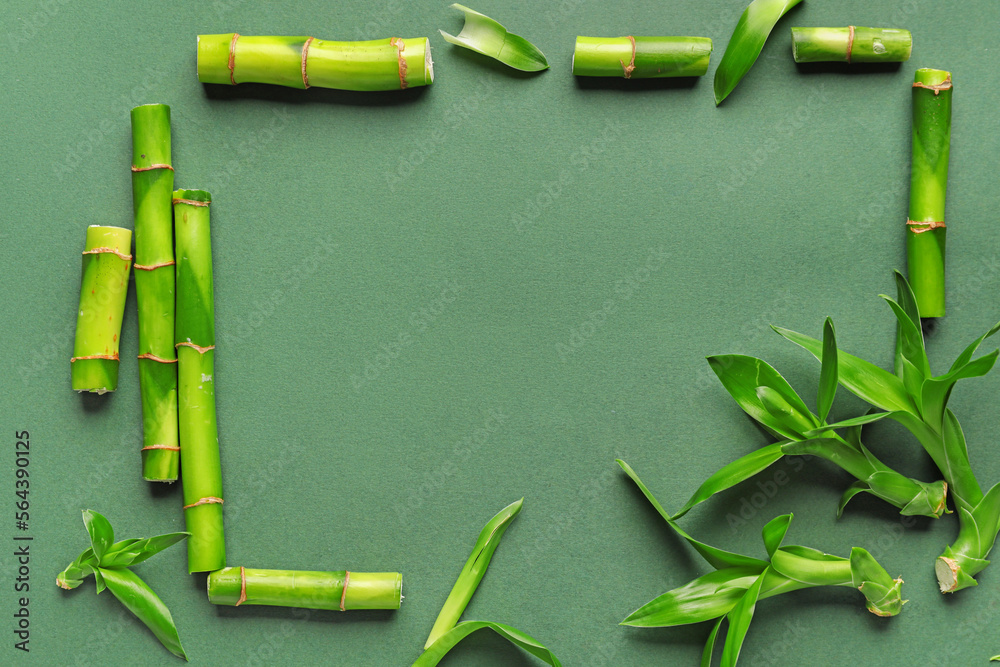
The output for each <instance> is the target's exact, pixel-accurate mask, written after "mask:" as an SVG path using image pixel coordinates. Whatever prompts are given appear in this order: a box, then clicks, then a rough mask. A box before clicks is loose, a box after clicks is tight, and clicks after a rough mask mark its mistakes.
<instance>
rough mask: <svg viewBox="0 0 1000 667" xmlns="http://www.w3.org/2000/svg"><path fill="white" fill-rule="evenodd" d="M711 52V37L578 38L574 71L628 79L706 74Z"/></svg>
mask: <svg viewBox="0 0 1000 667" xmlns="http://www.w3.org/2000/svg"><path fill="white" fill-rule="evenodd" d="M711 55H712V40H711V39H709V38H708V37H632V36H628V37H577V38H576V49H575V50H574V51H573V74H574V75H575V76H613V77H623V78H626V79H655V78H661V77H675V76H702V75H703V74H704V73H705V72H707V71H708V60H709V57H710V56H711Z"/></svg>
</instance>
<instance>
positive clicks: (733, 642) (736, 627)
mask: <svg viewBox="0 0 1000 667" xmlns="http://www.w3.org/2000/svg"><path fill="white" fill-rule="evenodd" d="M766 575H767V572H766V571H765V572H764V574H762V575H760V576H759V577H758V578H757V581H755V582H754V584H753V586H751V587H750V588H748V589H747V592H746V593H745V594H744V595H743V597H742V598H740V601H739V602H737V603H736V606H735V607H733V610H732V611H730V612H729V614H728V616H727V617H728V618H729V631H728V632H727V633H726V643H725V644H724V645H723V647H722V663H721V667H736V662H737V661H738V660H739V658H740V649H742V648H743V640H744V639H746V636H747V631H748V630H749V629H750V621H752V620H753V613H754V610H755V609H756V608H757V598H759V597H760V586H761V584H762V583H763V582H764V577H765V576H766Z"/></svg>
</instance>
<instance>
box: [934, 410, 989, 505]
mask: <svg viewBox="0 0 1000 667" xmlns="http://www.w3.org/2000/svg"><path fill="white" fill-rule="evenodd" d="M941 442H942V445H943V447H942V453H943V457H942V458H943V461H941V464H943V467H941V474H943V475H944V478H945V480H946V481H947V482H948V483H949V484H950V485H951V491H952V494H953V495H954V496H955V498H956V500H960V501H962V502H963V503H966V504H968V505H969V506H970V507H975V506H976V505H978V504H979V503H980V502H981V501H982V499H983V492H982V489H981V488H980V487H979V482H977V481H976V476H975V475H974V474H973V472H972V466H971V465H969V448H968V446H967V445H966V443H965V433H964V432H963V431H962V425H961V424H959V423H958V418H957V417H956V416H955V413H954V412H952V411H951V410H945V418H944V431H943V432H942V434H941Z"/></svg>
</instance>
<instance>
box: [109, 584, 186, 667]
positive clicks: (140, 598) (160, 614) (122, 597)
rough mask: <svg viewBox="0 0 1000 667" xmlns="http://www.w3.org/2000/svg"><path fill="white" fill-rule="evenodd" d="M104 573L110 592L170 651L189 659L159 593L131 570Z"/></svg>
mask: <svg viewBox="0 0 1000 667" xmlns="http://www.w3.org/2000/svg"><path fill="white" fill-rule="evenodd" d="M101 574H102V575H103V577H104V581H105V582H106V583H107V585H108V589H109V590H110V591H111V593H112V594H113V595H114V596H115V597H116V598H118V600H119V601H120V602H121V603H122V604H123V605H125V607H126V608H127V609H128V610H129V611H130V612H132V613H133V614H135V615H136V616H137V617H138V618H139V620H140V621H142V622H143V623H145V624H146V627H148V628H149V629H150V630H152V631H153V634H154V635H156V638H157V639H159V640H160V643H161V644H163V645H164V646H165V647H166V648H167V650H168V651H170V652H171V653H173V654H174V655H176V656H177V657H179V658H184V659H185V660H187V656H186V655H185V654H184V648H183V647H182V646H181V640H180V637H178V635H177V628H176V626H175V625H174V619H173V618H172V617H171V616H170V611H169V610H168V609H167V606H166V605H165V604H163V600H161V599H160V598H159V597H158V596H157V595H156V593H154V592H153V591H152V589H150V588H149V586H147V585H146V583H145V582H144V581H143V580H142V579H140V578H139V577H138V576H136V574H135V573H134V572H132V570H128V569H124V568H101Z"/></svg>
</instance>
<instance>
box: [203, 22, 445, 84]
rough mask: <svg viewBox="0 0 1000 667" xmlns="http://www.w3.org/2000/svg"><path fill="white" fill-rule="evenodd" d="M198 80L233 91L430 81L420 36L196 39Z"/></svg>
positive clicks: (430, 69)
mask: <svg viewBox="0 0 1000 667" xmlns="http://www.w3.org/2000/svg"><path fill="white" fill-rule="evenodd" d="M198 80H199V81H201V82H202V83H218V84H222V85H227V86H235V85H236V84H239V83H269V84H274V85H276V86H288V87H290V88H302V89H305V88H311V87H317V88H337V89H339V90H358V91H379V90H402V89H406V88H415V87H417V86H429V85H430V84H432V83H433V82H434V63H433V61H432V60H431V47H430V43H429V42H428V41H427V38H426V37H412V38H410V37H408V38H405V39H404V38H402V37H392V38H388V39H375V40H370V41H365V42H335V41H330V40H323V39H316V38H314V37H306V36H293V37H254V36H248V35H240V34H239V33H232V32H230V33H225V34H221V35H198Z"/></svg>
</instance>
